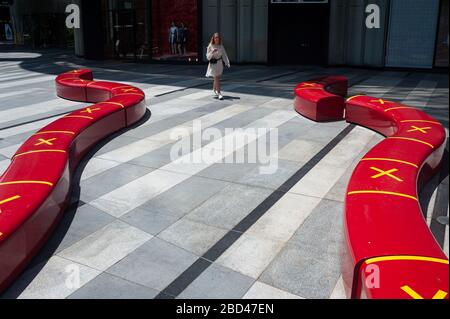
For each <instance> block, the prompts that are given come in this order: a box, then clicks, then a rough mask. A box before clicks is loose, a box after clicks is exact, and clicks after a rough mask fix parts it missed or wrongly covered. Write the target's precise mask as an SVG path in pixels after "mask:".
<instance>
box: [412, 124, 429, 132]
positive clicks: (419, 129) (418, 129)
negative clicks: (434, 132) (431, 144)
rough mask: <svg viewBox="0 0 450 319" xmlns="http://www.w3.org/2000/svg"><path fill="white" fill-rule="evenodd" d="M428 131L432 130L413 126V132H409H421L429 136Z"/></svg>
mask: <svg viewBox="0 0 450 319" xmlns="http://www.w3.org/2000/svg"><path fill="white" fill-rule="evenodd" d="M427 130H431V127H429V126H427V127H417V126H415V125H412V126H411V130H409V131H408V132H416V131H419V132H421V133H423V134H427V133H428V132H427Z"/></svg>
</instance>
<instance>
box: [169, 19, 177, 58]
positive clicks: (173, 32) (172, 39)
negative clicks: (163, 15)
mask: <svg viewBox="0 0 450 319" xmlns="http://www.w3.org/2000/svg"><path fill="white" fill-rule="evenodd" d="M177 42H178V28H177V26H176V25H175V22H172V24H171V26H170V28H169V45H170V53H171V54H173V55H175V54H177Z"/></svg>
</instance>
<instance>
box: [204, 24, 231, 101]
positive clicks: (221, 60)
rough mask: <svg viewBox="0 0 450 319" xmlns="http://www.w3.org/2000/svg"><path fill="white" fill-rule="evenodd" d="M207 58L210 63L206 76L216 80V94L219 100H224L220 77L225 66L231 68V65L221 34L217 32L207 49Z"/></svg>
mask: <svg viewBox="0 0 450 319" xmlns="http://www.w3.org/2000/svg"><path fill="white" fill-rule="evenodd" d="M206 58H207V60H208V61H209V64H208V70H207V71H206V76H207V77H212V78H214V83H213V91H214V94H215V96H217V97H218V98H219V100H223V95H222V92H221V89H220V77H221V76H222V73H223V66H224V65H226V66H227V67H228V68H230V67H231V64H230V60H229V59H228V56H227V52H226V51H225V48H224V46H223V45H222V39H221V37H220V34H219V33H217V32H216V33H214V35H213V36H212V38H211V41H210V43H209V45H208V48H207V49H206Z"/></svg>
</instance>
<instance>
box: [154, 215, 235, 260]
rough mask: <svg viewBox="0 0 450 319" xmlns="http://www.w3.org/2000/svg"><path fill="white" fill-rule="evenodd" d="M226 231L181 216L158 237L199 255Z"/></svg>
mask: <svg viewBox="0 0 450 319" xmlns="http://www.w3.org/2000/svg"><path fill="white" fill-rule="evenodd" d="M226 233H227V230H225V229H221V228H218V227H213V226H209V225H205V224H203V223H199V222H195V221H192V220H189V219H187V218H182V219H180V220H179V221H177V222H176V223H175V224H173V225H172V226H170V227H169V228H167V229H166V230H164V231H163V232H162V233H160V234H159V235H158V237H159V238H161V239H163V240H165V241H167V242H169V243H172V244H174V245H176V246H178V247H181V248H184V249H186V250H188V251H190V252H193V253H194V254H196V255H198V256H201V255H203V254H204V253H205V252H206V251H207V250H208V249H209V248H211V247H212V246H213V245H214V244H215V243H216V242H217V241H219V239H220V238H222V237H223V236H224V235H225V234H226ZM186 234H189V235H188V236H186Z"/></svg>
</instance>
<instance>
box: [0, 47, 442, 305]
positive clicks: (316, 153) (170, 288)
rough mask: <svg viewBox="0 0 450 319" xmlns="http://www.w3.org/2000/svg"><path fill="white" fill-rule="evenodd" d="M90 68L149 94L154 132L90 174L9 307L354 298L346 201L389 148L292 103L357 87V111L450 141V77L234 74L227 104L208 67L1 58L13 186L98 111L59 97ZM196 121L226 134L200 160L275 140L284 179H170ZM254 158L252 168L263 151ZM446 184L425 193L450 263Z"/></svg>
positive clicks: (1, 162)
mask: <svg viewBox="0 0 450 319" xmlns="http://www.w3.org/2000/svg"><path fill="white" fill-rule="evenodd" d="M80 67H88V68H91V69H92V70H93V71H94V77H95V78H96V79H98V80H110V81H116V82H123V83H132V84H133V85H135V86H137V87H139V88H141V89H143V90H144V91H145V93H146V96H147V105H148V108H149V109H150V111H151V116H149V117H147V119H146V120H145V121H144V122H143V123H141V124H140V125H139V126H137V127H134V128H132V129H130V130H127V131H124V132H120V133H119V134H116V135H114V136H113V137H111V138H109V139H108V140H107V141H105V143H103V144H102V145H99V146H98V147H96V149H95V150H93V152H92V154H90V155H89V157H88V158H86V160H85V162H84V163H82V164H81V167H80V169H79V172H78V176H77V177H78V178H76V179H75V181H74V185H73V188H74V192H73V193H74V194H73V199H72V202H73V203H72V205H71V207H69V209H68V210H67V212H66V214H65V216H64V219H63V220H62V222H61V223H60V225H59V227H58V229H57V230H56V232H55V233H54V235H53V236H52V237H51V239H50V241H49V242H48V243H47V245H46V246H45V247H44V248H43V249H42V251H41V252H40V253H39V254H38V256H37V257H36V258H35V259H34V260H33V262H32V263H31V265H30V266H29V267H28V269H27V270H26V271H25V272H24V273H23V275H22V276H20V277H19V278H18V279H17V280H16V282H15V283H14V284H13V285H12V287H10V289H9V290H7V291H6V292H5V293H4V294H3V296H2V297H3V298H18V297H19V298H155V297H157V298H343V297H344V293H343V289H342V280H341V278H340V250H341V245H342V242H341V241H342V213H343V199H344V193H345V190H346V186H347V181H348V179H349V177H350V174H351V173H352V171H353V168H354V167H355V165H356V163H357V162H358V160H359V159H360V158H361V157H362V156H363V155H364V154H365V152H367V151H368V150H369V149H370V148H371V147H372V146H374V145H375V144H376V143H378V142H379V141H380V140H382V139H383V137H382V136H380V135H378V134H377V133H374V132H373V131H370V130H368V129H364V128H361V127H354V128H353V127H352V126H349V124H347V123H345V122H335V123H326V124H324V123H314V122H312V121H309V120H307V119H305V118H303V117H301V116H299V115H298V114H297V113H296V112H295V111H294V110H293V106H292V100H293V87H294V86H295V85H296V84H297V83H298V82H301V81H303V80H307V79H309V78H312V77H317V76H320V75H325V74H339V75H345V76H347V77H348V78H349V80H350V85H351V88H350V95H354V94H358V93H364V94H370V95H374V96H377V97H380V98H381V97H382V98H385V99H390V100H395V101H401V102H403V103H405V104H408V105H411V106H415V107H418V108H421V109H423V110H424V111H426V112H427V113H429V114H430V115H432V116H434V117H435V118H436V119H438V120H439V121H441V122H442V123H443V124H444V126H445V127H446V128H448V120H449V114H448V98H449V88H448V87H449V86H448V76H447V74H439V73H426V72H420V73H414V72H406V71H405V72H399V71H378V70H364V69H351V68H317V67H311V66H305V67H301V66H293V67H289V66H282V67H278V66H275V67H266V66H232V68H231V69H230V70H227V71H226V74H225V77H224V82H223V93H224V95H225V100H224V101H218V100H217V99H215V98H214V96H213V93H212V90H211V83H210V80H208V79H206V78H205V77H204V74H205V72H206V67H205V66H194V65H191V66H182V65H164V64H158V65H157V64H153V65H152V64H134V63H122V62H118V61H101V62H93V61H85V60H82V59H79V58H76V57H73V56H70V55H67V54H66V53H65V52H60V51H44V52H1V51H0V174H1V172H3V171H4V170H5V169H6V167H7V166H8V165H9V158H10V157H11V156H12V155H13V154H14V152H15V151H16V150H17V149H18V147H19V146H20V145H21V143H23V142H24V141H25V140H26V139H27V138H28V137H29V136H30V135H31V134H32V133H33V132H34V131H36V130H38V129H39V128H41V127H43V126H44V125H46V124H47V123H50V122H52V121H53V120H55V119H56V118H58V117H60V116H62V115H63V114H65V113H67V112H70V111H72V110H75V109H78V108H80V107H82V106H83V105H85V104H81V103H76V102H71V101H65V100H62V99H59V98H57V97H56V95H55V89H54V83H53V80H54V77H55V75H56V74H59V73H61V72H64V71H67V70H70V69H74V68H80ZM195 120H199V121H200V122H196V123H200V124H201V125H202V127H201V129H202V130H203V132H204V131H205V130H208V129H211V128H216V129H217V130H216V132H219V133H220V134H221V136H209V139H208V140H203V141H201V143H200V145H197V146H196V147H197V148H196V149H197V150H198V149H208V148H211V149H213V148H214V147H211V145H208V144H209V143H212V140H213V139H214V138H215V139H219V138H223V136H225V134H226V129H230V128H249V129H252V128H271V129H277V133H278V137H277V142H278V152H276V153H275V154H272V156H271V160H272V162H271V163H276V169H275V171H274V172H273V174H261V170H260V168H261V167H262V166H266V164H262V163H248V162H246V163H210V164H208V165H203V166H202V167H201V169H198V166H196V164H194V163H192V164H186V165H185V166H183V169H180V168H179V167H177V166H176V165H173V158H171V156H170V154H171V150H173V148H174V145H176V143H177V141H176V140H174V139H173V136H172V134H173V132H174V131H176V130H174V129H175V128H176V129H178V130H180V129H184V130H185V131H186V130H187V132H189V134H191V133H192V131H193V130H195V129H194V128H193V127H195V126H193V125H195V124H193V123H194V121H195ZM193 134H194V135H195V132H194V133H193ZM262 137H263V136H259V138H262ZM264 137H267V138H269V137H270V134H269V133H267V134H264ZM247 142H249V143H247V144H245V145H244V147H243V152H244V153H245V154H246V155H248V154H247V153H248V152H249V150H250V151H251V150H252V149H253V147H254V146H255V143H256V141H251V140H250V141H247ZM330 142H331V143H333V144H332V147H330ZM194 148H195V147H194ZM216 150H217V149H216ZM193 151H195V149H193ZM447 154H448V153H447ZM231 156H232V154H231V155H227V156H226V158H225V159H230V158H231ZM444 166H445V167H448V156H447V163H445V165H444ZM447 175H448V170H447V169H446V170H444V171H443V172H442V173H441V174H440V175H438V176H436V177H435V178H434V179H433V180H432V181H431V182H430V183H429V184H428V185H427V186H426V188H425V189H424V191H423V192H422V195H421V204H422V207H423V210H424V212H425V214H426V215H427V221H428V224H429V225H430V227H431V229H432V231H433V233H434V234H435V237H436V239H437V240H438V242H439V243H440V244H441V245H442V246H444V247H445V251H446V253H447V255H448V217H447V226H445V218H444V216H448V176H447ZM127 198H130V199H132V200H127ZM77 274H79V281H78V280H74V278H75V279H77V278H78V277H77V276H76V275H77ZM74 276H75V277H74Z"/></svg>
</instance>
